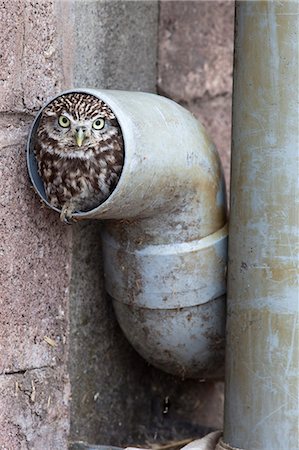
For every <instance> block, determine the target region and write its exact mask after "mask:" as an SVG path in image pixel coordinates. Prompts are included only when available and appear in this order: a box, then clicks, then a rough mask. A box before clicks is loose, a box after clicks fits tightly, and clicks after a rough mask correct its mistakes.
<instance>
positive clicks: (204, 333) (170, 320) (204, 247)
mask: <svg viewBox="0 0 299 450" xmlns="http://www.w3.org/2000/svg"><path fill="white" fill-rule="evenodd" d="M76 92H85V93H87V94H91V95H94V96H96V97H98V98H100V99H101V100H103V101H104V102H106V103H107V104H108V105H109V107H110V108H111V109H112V110H113V112H114V114H115V116H116V118H117V120H118V122H119V125H120V127H121V130H122V134H123V139H124V152H125V158H124V165H123V170H122V174H121V176H120V179H119V182H118V184H117V186H116V188H115V190H114V191H113V192H112V194H111V195H110V196H109V197H108V199H107V200H106V201H104V202H103V203H102V204H101V205H99V206H98V207H97V208H95V209H93V210H91V211H87V212H77V213H76V214H74V217H75V219H76V220H85V219H99V220H104V227H103V231H102V238H103V253H104V269H105V284H106V290H107V292H108V293H109V295H110V296H111V298H112V302H113V305H114V309H115V312H116V316H117V318H118V321H119V324H120V326H121V328H122V330H123V331H124V333H125V335H126V336H127V338H128V339H129V341H130V342H131V343H132V345H133V346H134V347H135V349H136V350H137V351H138V352H139V353H140V354H141V355H143V356H144V357H145V358H146V359H147V360H148V361H149V362H150V363H151V364H153V365H154V366H157V367H159V368H161V369H163V370H165V371H167V372H170V373H174V374H177V375H181V376H185V377H200V378H215V377H220V376H222V373H223V372H222V371H223V359H224V327H225V292H226V281H225V280H226V254H227V227H226V197H225V183H224V177H223V173H222V168H221V164H220V160H219V157H218V154H217V152H216V149H215V146H214V145H213V144H212V143H211V141H210V140H209V138H208V136H207V135H206V132H205V130H204V128H203V127H202V126H201V124H200V123H199V122H198V121H197V120H196V119H195V118H194V117H193V115H192V114H191V113H189V112H188V111H187V110H185V109H184V108H182V107H181V106H179V105H177V104H176V103H175V102H173V101H171V100H169V99H166V98H164V97H161V96H158V95H154V94H147V93H141V92H125V91H106V90H101V91H98V90H91V89H82V90H79V89H76ZM60 95H62V94H60ZM40 114H41V112H40V113H39V114H38V115H37V117H36V119H35V122H34V124H33V127H32V130H31V133H30V136H29V140H28V147H27V157H28V168H29V173H30V176H31V180H32V183H33V185H34V187H35V189H36V190H37V192H38V193H39V195H40V196H41V198H42V199H43V201H44V202H45V203H46V204H48V206H50V205H49V203H48V201H47V198H46V195H45V192H44V189H43V184H42V181H41V179H40V178H39V176H38V173H37V168H36V162H35V159H34V153H33V145H34V135H35V131H36V128H37V126H38V122H39V119H40ZM50 207H51V206H50ZM53 209H55V208H53ZM56 211H57V212H60V211H59V210H58V209H56Z"/></svg>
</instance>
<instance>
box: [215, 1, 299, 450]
mask: <svg viewBox="0 0 299 450" xmlns="http://www.w3.org/2000/svg"><path fill="white" fill-rule="evenodd" d="M298 17H299V16H298V3H297V2H293V1H263V2H255V1H240V2H237V8H236V40H235V68H234V94H233V150H232V182H231V213H230V231H229V236H230V242H229V267H228V320H227V348H226V405H225V423H224V437H223V441H224V443H223V448H231V447H234V448H235V447H236V448H242V449H244V450H297V449H298V448H299V447H298V445H299V444H298V443H299V431H298V373H299V370H298V369H299V368H298V355H299V348H298V343H299V338H298V285H297V275H298V271H297V268H298V217H299V211H298V206H297V207H296V202H295V200H296V196H297V198H298V42H299V40H298ZM297 205H298V204H297ZM225 443H226V444H225ZM221 448H222V447H221Z"/></svg>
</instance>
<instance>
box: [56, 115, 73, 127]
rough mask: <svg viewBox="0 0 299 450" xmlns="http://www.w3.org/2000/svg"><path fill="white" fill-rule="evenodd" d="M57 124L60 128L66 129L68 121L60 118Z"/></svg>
mask: <svg viewBox="0 0 299 450" xmlns="http://www.w3.org/2000/svg"><path fill="white" fill-rule="evenodd" d="M58 123H59V125H60V126H61V127H62V128H68V127H69V126H70V121H69V119H68V118H67V117H66V116H60V117H59V119H58Z"/></svg>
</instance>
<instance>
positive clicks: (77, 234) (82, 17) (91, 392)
mask: <svg viewBox="0 0 299 450" xmlns="http://www.w3.org/2000/svg"><path fill="white" fill-rule="evenodd" d="M72 13H73V15H74V18H75V21H74V31H75V36H76V59H75V61H74V69H73V74H74V75H73V80H74V85H75V86H80V87H82V86H91V87H99V88H114V89H127V90H142V91H151V92H154V91H155V84H156V60H157V58H156V52H157V37H158V3H157V2H156V1H148V2H134V1H133V2H130V1H128V2H124V1H116V2H98V1H94V2H90V1H86V2H84V1H82V0H80V1H77V2H75V3H74V4H73V9H72ZM87 68H88V70H86V69H87ZM100 226H101V225H100V224H99V223H96V222H90V223H85V224H82V225H81V224H78V225H75V226H74V227H72V229H73V239H74V241H73V242H74V244H73V265H72V282H71V299H70V312H71V316H70V317H71V348H70V374H71V382H72V393H73V394H72V398H73V401H72V408H71V438H72V440H79V439H81V440H85V441H87V442H89V443H102V444H103V443H105V444H111V445H112V444H114V445H125V444H126V443H127V444H128V443H129V442H132V440H131V439H134V440H135V441H136V440H137V439H138V436H139V435H140V434H143V433H142V427H145V428H148V427H149V425H150V418H151V412H150V408H151V392H150V371H149V369H148V365H147V364H146V363H145V361H143V360H142V359H141V358H140V357H139V356H138V355H137V354H136V352H135V351H134V350H133V349H132V348H131V346H130V345H129V343H128V342H127V341H126V339H125V338H124V336H123V334H122V332H121V331H120V329H119V327H118V325H117V323H116V320H115V317H114V313H113V311H112V308H111V303H110V301H109V299H108V298H107V297H106V295H105V292H104V288H103V270H102V253H101V241H100ZM136 411H138V414H136Z"/></svg>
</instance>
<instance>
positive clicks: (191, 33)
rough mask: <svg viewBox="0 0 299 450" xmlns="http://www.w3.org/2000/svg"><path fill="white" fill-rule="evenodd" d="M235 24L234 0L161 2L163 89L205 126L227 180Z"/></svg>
mask: <svg viewBox="0 0 299 450" xmlns="http://www.w3.org/2000/svg"><path fill="white" fill-rule="evenodd" d="M233 30H234V1H233V0H222V1H215V0H213V1H210V0H207V1H164V0H163V1H162V2H161V8H160V30H159V64H158V90H159V92H160V93H161V94H164V95H166V96H167V97H170V98H172V99H174V100H176V101H178V102H179V103H181V104H182V105H183V106H186V107H187V108H188V109H189V110H190V111H192V112H193V113H194V114H195V116H196V117H198V119H199V120H200V121H201V122H202V123H203V124H204V125H205V126H206V128H207V130H208V131H209V134H210V136H211V137H212V139H213V140H214V142H215V144H216V146H217V149H218V150H219V152H220V155H221V158H222V163H223V167H224V169H225V175H226V179H227V181H229V170H230V134H231V92H232V69H233ZM227 184H228V183H227Z"/></svg>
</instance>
